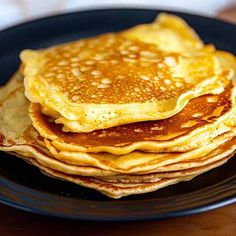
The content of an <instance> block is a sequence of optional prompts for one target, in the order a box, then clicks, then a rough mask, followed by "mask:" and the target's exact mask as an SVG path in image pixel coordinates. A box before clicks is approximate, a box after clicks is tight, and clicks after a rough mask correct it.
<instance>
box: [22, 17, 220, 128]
mask: <svg viewBox="0 0 236 236" xmlns="http://www.w3.org/2000/svg"><path fill="white" fill-rule="evenodd" d="M170 22H171V24H170ZM153 25H155V27H153ZM145 27H146V29H148V30H147V31H146V34H145V35H146V36H145V37H144V38H143V30H139V29H138V28H136V29H135V33H132V32H133V29H131V30H130V31H129V30H128V31H125V32H120V33H110V34H105V35H101V36H97V37H94V38H89V39H82V40H79V41H75V42H71V43H67V44H64V45H60V46H57V47H53V48H49V49H45V50H40V51H32V50H25V51H23V52H22V53H21V60H22V63H23V75H24V77H25V94H26V96H27V97H28V98H29V100H30V101H31V102H33V103H39V104H41V106H42V111H43V113H45V114H47V115H49V116H52V117H54V118H55V122H56V123H62V124H63V131H72V132H90V131H93V130H97V129H105V128H109V127H113V126H119V125H122V124H128V123H134V122H138V121H147V120H160V119H165V118H168V117H171V116H173V115H174V114H176V113H178V112H179V111H181V110H182V109H183V108H184V106H185V105H186V104H187V103H188V101H189V100H190V99H192V98H194V97H198V96H201V95H203V94H208V93H220V92H221V91H222V88H221V87H222V86H221V85H220V84H219V83H217V82H216V80H217V78H218V75H219V74H220V73H221V68H220V65H219V63H218V60H217V58H216V56H215V50H214V48H213V47H208V46H204V45H203V44H202V42H201V41H200V40H199V39H198V37H197V35H196V34H195V33H194V32H193V30H192V29H191V28H190V27H189V26H188V25H187V24H186V23H185V22H184V21H183V20H182V19H179V18H178V17H174V16H168V15H162V16H160V17H159V18H158V20H157V21H156V22H154V23H152V24H150V25H146V26H145ZM152 33H153V34H155V42H156V43H153V42H150V41H148V40H147V39H146V38H147V37H148V35H150V36H151V35H152ZM134 35H135V37H132V36H134ZM138 35H139V36H140V37H137V36H138ZM158 35H159V36H160V38H159V39H158ZM173 39H174V42H176V43H174V44H172V43H173ZM171 44H172V45H173V46H172V47H169V48H168V47H167V49H168V50H163V48H164V47H165V48H166V45H171ZM180 44H183V45H186V46H183V47H182V48H181V50H175V47H176V48H178V47H179V45H180ZM174 45H176V46H174ZM189 47H191V48H192V50H189Z"/></svg>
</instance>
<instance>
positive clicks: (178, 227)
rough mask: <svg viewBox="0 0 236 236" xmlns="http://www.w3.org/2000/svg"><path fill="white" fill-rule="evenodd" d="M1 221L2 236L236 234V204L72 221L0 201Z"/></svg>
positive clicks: (226, 14)
mask: <svg viewBox="0 0 236 236" xmlns="http://www.w3.org/2000/svg"><path fill="white" fill-rule="evenodd" d="M219 17H220V18H223V19H226V20H229V21H231V22H235V23H236V8H233V7H232V8H229V9H225V10H222V11H221V12H220V13H219ZM0 220H1V221H0V236H2V235H3V236H11V235H14V236H15V235H17V236H21V235H22V236H27V235H32V236H37V235H40V236H47V235H50V236H54V235H56V236H64V235H66V236H70V235H87V236H89V235H94V236H100V235H101V236H105V235H111V236H126V235H128V236H133V235H135V236H139V235H142V236H144V235H147V236H153V235H158V236H162V235H165V236H169V235H170V236H173V235H174V236H178V235H181V236H185V235H186V236H204V235H207V236H213V235H214V236H222V235H224V236H235V235H236V204H234V205H230V206H227V207H223V208H220V209H217V210H213V211H210V212H206V213H202V214H197V215H194V216H188V217H181V218H175V219H168V220H162V221H146V222H128V223H105V222H86V221H69V220H63V219H57V218H50V217H45V216H39V215H35V214H32V213H27V212H23V211H20V210H16V209H13V208H10V207H7V206H4V205H1V204H0Z"/></svg>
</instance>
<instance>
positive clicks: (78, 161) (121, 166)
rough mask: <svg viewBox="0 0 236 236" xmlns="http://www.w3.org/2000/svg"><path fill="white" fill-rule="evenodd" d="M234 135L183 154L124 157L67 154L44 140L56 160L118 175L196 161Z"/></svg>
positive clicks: (79, 153)
mask: <svg viewBox="0 0 236 236" xmlns="http://www.w3.org/2000/svg"><path fill="white" fill-rule="evenodd" d="M234 135H235V130H232V132H228V133H225V134H222V135H220V136H219V137H217V138H215V139H214V140H212V141H211V142H210V143H209V144H206V145H204V146H201V147H199V148H197V149H194V150H191V151H188V152H183V153H146V152H141V151H134V152H131V153H129V154H125V155H120V156H118V155H113V154H109V153H98V154H93V153H82V152H68V151H60V150H57V149H55V148H54V147H53V146H52V145H51V144H50V142H49V141H47V140H45V144H46V147H47V149H48V150H49V151H50V153H51V154H52V156H54V157H55V158H56V159H58V160H60V161H62V162H65V163H69V164H74V165H79V166H94V167H98V168H101V169H104V170H111V171H115V172H119V173H137V172H139V173H140V172H152V171H153V170H155V169H156V168H158V167H161V166H165V165H169V164H173V163H177V162H179V161H185V160H190V159H192V160H193V159H197V158H199V157H202V156H205V155H207V154H210V152H211V151H213V150H215V149H217V147H219V146H220V145H221V144H223V143H224V142H227V141H228V140H230V139H231V138H232V137H233V136H234Z"/></svg>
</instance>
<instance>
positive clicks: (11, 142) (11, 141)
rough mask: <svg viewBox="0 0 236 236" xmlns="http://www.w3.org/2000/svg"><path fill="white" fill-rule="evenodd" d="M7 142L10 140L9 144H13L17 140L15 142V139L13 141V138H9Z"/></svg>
mask: <svg viewBox="0 0 236 236" xmlns="http://www.w3.org/2000/svg"><path fill="white" fill-rule="evenodd" d="M7 142H8V143H9V144H11V145H14V144H16V142H15V141H13V140H12V139H8V140H7Z"/></svg>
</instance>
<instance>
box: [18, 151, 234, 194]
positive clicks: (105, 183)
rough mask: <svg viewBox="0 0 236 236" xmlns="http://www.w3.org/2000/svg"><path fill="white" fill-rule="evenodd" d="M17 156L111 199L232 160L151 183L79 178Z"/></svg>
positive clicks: (150, 189) (188, 177) (153, 188)
mask: <svg viewBox="0 0 236 236" xmlns="http://www.w3.org/2000/svg"><path fill="white" fill-rule="evenodd" d="M15 154H16V155H17V156H19V157H21V158H22V159H24V160H25V161H27V162H28V163H30V164H32V165H34V166H36V167H38V168H39V169H40V170H41V171H42V172H43V173H45V174H46V175H48V176H50V177H54V178H57V179H61V180H64V181H68V182H72V183H75V184H78V185H81V186H83V187H87V188H91V189H95V190H97V191H99V192H101V193H103V194H105V195H107V196H109V197H111V198H120V197H123V196H128V195H132V194H142V193H148V192H153V191H156V190H158V189H161V188H164V187H167V186H169V185H173V184H177V183H179V182H182V181H189V180H191V179H193V178H194V177H196V176H197V175H199V174H202V173H203V172H205V171H209V170H211V169H213V168H216V167H218V166H220V165H222V164H224V163H225V162H226V161H227V160H229V159H230V156H229V157H226V158H224V159H222V160H220V161H218V162H215V163H212V164H210V165H207V166H205V167H203V168H199V169H198V170H197V169H196V170H194V171H193V170H189V172H187V175H186V176H181V177H180V176H179V177H173V178H156V179H152V181H149V182H134V181H131V182H122V181H117V182H112V181H109V180H104V179H98V178H96V177H85V176H79V175H69V174H65V173H62V172H59V171H56V170H53V169H51V168H48V167H45V166H43V165H42V164H40V163H39V162H38V161H37V160H35V159H33V158H29V157H24V156H21V155H19V154H17V153H15ZM137 177H138V176H137ZM137 177H136V178H137Z"/></svg>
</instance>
